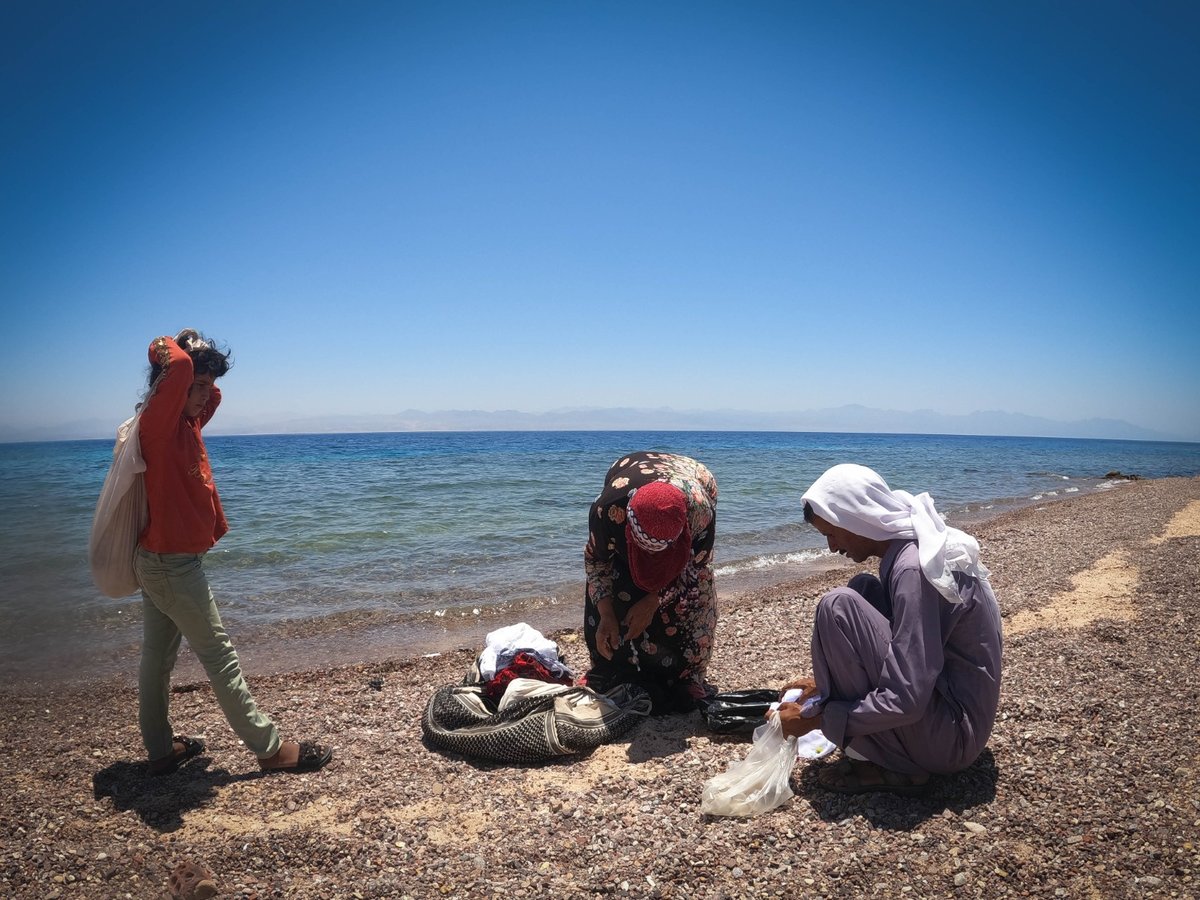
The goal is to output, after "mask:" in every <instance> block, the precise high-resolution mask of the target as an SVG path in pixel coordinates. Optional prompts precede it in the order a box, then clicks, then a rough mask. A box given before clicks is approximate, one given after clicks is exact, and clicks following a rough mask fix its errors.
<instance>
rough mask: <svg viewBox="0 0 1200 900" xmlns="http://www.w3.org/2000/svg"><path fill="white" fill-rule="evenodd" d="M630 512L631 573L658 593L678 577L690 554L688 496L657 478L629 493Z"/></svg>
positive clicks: (645, 587) (627, 521)
mask: <svg viewBox="0 0 1200 900" xmlns="http://www.w3.org/2000/svg"><path fill="white" fill-rule="evenodd" d="M627 513H628V515H627V516H626V519H625V544H626V546H627V547H628V548H629V574H630V575H632V576H633V581H634V584H636V585H637V586H638V587H640V588H641V589H642V590H644V591H647V592H648V593H651V594H654V593H657V592H659V591H661V590H662V589H663V588H665V587H666V586H667V585H669V584H670V583H671V582H672V581H674V580H675V579H676V578H678V577H679V573H680V572H682V571H683V569H684V566H686V565H687V561H688V559H689V558H690V557H691V553H692V531H691V529H690V528H689V527H688V516H687V499H686V498H685V497H684V496H683V491H681V490H680V489H679V488H677V487H675V485H673V484H669V483H667V482H665V481H655V482H651V483H650V484H647V485H643V486H642V487H640V488H637V489H635V490H634V491H632V492H630V495H629V506H628V509H627Z"/></svg>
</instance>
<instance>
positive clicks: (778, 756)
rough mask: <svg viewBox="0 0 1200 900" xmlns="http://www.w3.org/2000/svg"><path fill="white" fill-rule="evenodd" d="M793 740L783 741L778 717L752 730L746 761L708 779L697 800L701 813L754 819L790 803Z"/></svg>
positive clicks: (794, 762) (793, 762)
mask: <svg viewBox="0 0 1200 900" xmlns="http://www.w3.org/2000/svg"><path fill="white" fill-rule="evenodd" d="M795 764H796V739H795V738H794V737H786V736H784V733H783V728H782V726H781V725H780V724H779V717H778V716H772V717H771V719H770V720H769V721H768V722H767V723H766V724H764V725H760V726H758V728H756V729H754V746H753V747H751V748H750V752H749V753H748V754H746V758H745V759H743V760H740V761H737V762H734V763H731V764H730V766H729V769H728V770H726V771H725V772H723V773H722V774H720V775H717V776H715V777H713V778H710V779H709V780H708V782H707V783H706V784H705V785H704V793H703V794H702V795H701V797H700V812H702V813H704V814H705V815H708V816H757V815H761V814H762V813H765V812H770V811H771V810H773V809H774V808H775V807H777V806H782V805H783V804H784V803H787V802H788V801H789V800H791V799H792V796H793V793H792V786H791V784H790V783H789V781H790V779H791V776H792V766H794V765H795Z"/></svg>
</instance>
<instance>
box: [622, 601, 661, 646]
mask: <svg viewBox="0 0 1200 900" xmlns="http://www.w3.org/2000/svg"><path fill="white" fill-rule="evenodd" d="M658 603H659V596H658V594H647V595H646V596H645V597H643V598H642V599H641V600H639V601H638V602H637V603H635V604H633V606H631V607H629V612H627V613H625V621H624V623H623V624H624V625H625V638H626V640H630V641H632V640H633V639H634V638H636V637H640V636H641V634H642V632H644V631H645V630H646V629H647V628H649V627H650V623H651V622H652V621H654V614H655V613H656V612H658Z"/></svg>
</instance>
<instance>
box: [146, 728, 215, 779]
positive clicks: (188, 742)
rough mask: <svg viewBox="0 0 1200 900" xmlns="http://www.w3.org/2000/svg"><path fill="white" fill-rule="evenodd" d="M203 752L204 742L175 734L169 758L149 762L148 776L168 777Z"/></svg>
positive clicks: (164, 757)
mask: <svg viewBox="0 0 1200 900" xmlns="http://www.w3.org/2000/svg"><path fill="white" fill-rule="evenodd" d="M203 752H204V741H202V740H199V739H198V738H190V737H182V736H181V735H178V734H177V735H175V737H173V738H171V754H170V756H163V757H161V758H159V759H152V760H150V766H149V771H150V774H151V775H155V776H158V775H170V774H171V773H172V772H174V771H175V770H176V769H178V768H179V767H180V766H181V765H182V764H183V763H185V762H187V761H188V760H189V759H191V758H192V757H193V756H199V755H200V754H201V753H203Z"/></svg>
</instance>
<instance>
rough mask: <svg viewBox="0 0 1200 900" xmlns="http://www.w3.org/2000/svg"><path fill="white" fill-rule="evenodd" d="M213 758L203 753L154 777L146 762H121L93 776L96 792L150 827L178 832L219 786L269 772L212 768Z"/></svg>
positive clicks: (214, 794)
mask: <svg viewBox="0 0 1200 900" xmlns="http://www.w3.org/2000/svg"><path fill="white" fill-rule="evenodd" d="M211 763H212V760H211V759H210V758H209V757H207V756H204V755H203V754H201V755H200V756H197V757H195V758H194V759H191V760H188V762H186V763H184V764H183V765H181V766H180V767H179V769H178V770H176V771H175V772H173V773H171V774H170V775H162V776H157V777H154V776H151V775H150V774H149V773H148V772H147V768H146V766H147V764H146V763H145V762H117V763H113V764H112V765H111V766H108V767H106V768H104V769H101V770H100V771H99V772H97V773H96V774H95V775H93V776H92V795H93V796H94V797H95V798H96V799H97V800H99V799H101V798H102V797H111V798H112V801H113V806H114V807H116V808H117V809H119V810H121V811H124V810H128V809H131V810H133V811H134V812H135V813H137V814H138V816H139V818H141V820H142V821H143V822H145V823H146V825H147V826H149V827H150V828H153V829H154V830H155V831H158V832H170V831H177V830H179V829H180V828H181V827H182V826H183V817H184V815H185V814H186V813H188V812H190V811H192V810H194V809H199V808H200V807H202V806H204V805H205V804H206V803H208V802H209V801H210V800H212V798H213V797H215V796H216V794H217V788H219V787H223V786H225V785H227V784H235V783H237V782H239V781H251V780H253V779H255V778H263V777H266V776H267V775H268V773H266V772H262V771H257V770H256V771H251V772H243V773H240V774H237V775H235V774H232V773H230V772H228V771H226V770H225V769H210V768H209V765H210V764H211Z"/></svg>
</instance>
